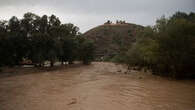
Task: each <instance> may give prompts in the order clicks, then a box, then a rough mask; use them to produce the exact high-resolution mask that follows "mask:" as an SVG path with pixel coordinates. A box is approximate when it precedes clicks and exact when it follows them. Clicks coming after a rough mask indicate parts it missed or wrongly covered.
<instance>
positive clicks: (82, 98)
mask: <svg viewBox="0 0 195 110" xmlns="http://www.w3.org/2000/svg"><path fill="white" fill-rule="evenodd" d="M30 72H31V71H29V73H27V74H19V75H13V76H10V75H9V77H1V76H0V110H195V81H186V80H182V81H181V80H180V81H176V80H170V79H166V78H161V77H158V76H153V75H151V74H149V73H142V72H136V71H131V72H129V74H128V75H127V74H124V72H126V69H125V68H124V67H123V66H122V65H115V64H113V63H100V62H99V63H98V62H96V63H93V64H92V65H90V66H77V67H73V68H64V69H59V70H55V71H44V72H39V73H34V74H31V73H30Z"/></svg>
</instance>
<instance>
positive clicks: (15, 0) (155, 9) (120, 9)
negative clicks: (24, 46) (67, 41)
mask: <svg viewBox="0 0 195 110" xmlns="http://www.w3.org/2000/svg"><path fill="white" fill-rule="evenodd" d="M194 6H195V1H194V0H0V19H9V18H10V17H11V16H13V15H15V16H18V17H20V18H21V17H22V15H23V14H24V13H25V12H34V13H36V14H38V15H43V14H47V15H51V14H55V15H56V16H59V17H60V19H61V20H62V21H63V22H72V23H75V24H76V25H78V26H79V27H80V28H81V31H82V32H84V31H87V30H88V29H90V28H92V27H95V26H97V25H100V24H102V23H104V22H105V21H106V20H107V19H110V20H114V21H115V20H116V19H123V20H126V21H128V22H132V23H137V24H141V25H153V24H154V23H155V20H156V19H157V17H160V16H162V15H166V16H170V15H171V14H173V13H175V12H176V11H184V12H191V11H193V12H195V7H194Z"/></svg>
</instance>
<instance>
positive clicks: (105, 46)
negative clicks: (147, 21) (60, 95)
mask: <svg viewBox="0 0 195 110" xmlns="http://www.w3.org/2000/svg"><path fill="white" fill-rule="evenodd" d="M143 28H144V27H143V26H140V25H136V24H130V23H124V24H104V25H100V26H97V27H95V28H93V29H91V30H89V31H87V32H86V33H84V36H85V37H87V38H88V39H90V40H93V41H94V43H95V47H96V50H95V54H96V56H99V57H102V56H105V57H107V56H111V57H112V56H114V55H116V54H117V53H118V52H119V51H120V49H121V47H123V48H124V47H127V46H129V44H131V43H133V42H135V41H136V39H135V36H136V34H137V33H136V32H137V31H136V30H140V29H143Z"/></svg>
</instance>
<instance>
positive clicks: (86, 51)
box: [77, 37, 95, 65]
mask: <svg viewBox="0 0 195 110" xmlns="http://www.w3.org/2000/svg"><path fill="white" fill-rule="evenodd" d="M77 40H78V44H79V47H78V50H79V51H78V52H79V53H78V54H79V55H80V60H81V61H83V64H86V65H88V64H90V63H91V61H92V60H93V59H94V49H95V47H94V43H93V42H92V41H90V40H87V39H85V38H82V37H81V38H78V39H77Z"/></svg>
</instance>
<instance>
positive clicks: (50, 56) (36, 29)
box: [0, 12, 94, 66]
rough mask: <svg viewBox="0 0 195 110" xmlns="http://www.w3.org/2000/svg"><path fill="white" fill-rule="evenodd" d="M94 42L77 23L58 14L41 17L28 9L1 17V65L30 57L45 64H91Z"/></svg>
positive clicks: (28, 59) (33, 61)
mask: <svg viewBox="0 0 195 110" xmlns="http://www.w3.org/2000/svg"><path fill="white" fill-rule="evenodd" d="M93 50H94V46H93V42H92V41H89V40H87V39H85V38H84V37H82V34H81V33H80V32H79V28H78V27H77V26H75V25H74V24H71V23H67V24H62V23H61V21H60V19H59V18H58V17H56V16H55V15H51V16H47V15H43V16H42V17H40V16H38V15H36V14H34V13H31V12H28V13H25V14H24V16H23V18H22V19H18V18H17V17H16V16H13V17H11V18H10V19H9V20H8V21H6V20H1V21H0V66H14V65H20V64H21V62H24V61H31V62H32V64H34V65H35V66H44V63H45V61H49V62H50V65H51V66H53V65H54V63H55V62H56V61H60V62H61V63H62V64H63V63H64V62H69V64H71V63H73V61H74V60H80V61H83V63H84V64H89V63H90V61H92V59H93Z"/></svg>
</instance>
